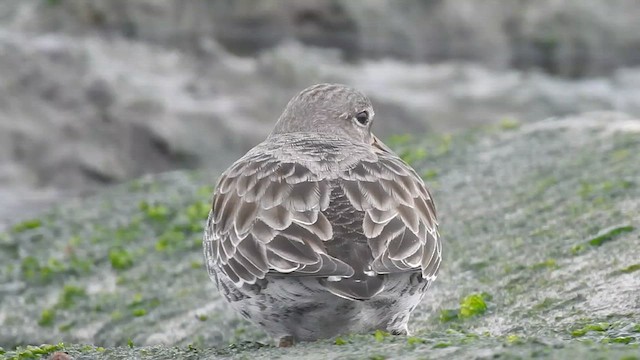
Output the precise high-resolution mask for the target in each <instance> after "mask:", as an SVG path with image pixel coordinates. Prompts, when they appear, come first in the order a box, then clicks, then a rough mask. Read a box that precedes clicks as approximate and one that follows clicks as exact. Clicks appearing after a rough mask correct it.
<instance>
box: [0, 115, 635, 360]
mask: <svg viewBox="0 0 640 360" xmlns="http://www.w3.org/2000/svg"><path fill="white" fill-rule="evenodd" d="M639 132H640V120H638V119H637V118H634V117H631V116H625V115H622V114H616V113H586V114H583V115H577V116H572V117H565V118H554V119H549V120H545V121H542V122H534V123H531V124H521V125H518V124H514V123H500V124H497V125H495V126H491V127H484V128H483V129H477V130H472V131H466V132H463V133H461V134H459V135H454V136H440V135H429V136H425V137H422V136H415V135H414V136H413V137H410V136H405V137H396V138H395V140H394V141H393V142H392V144H391V145H392V146H393V147H394V148H396V149H397V150H398V151H399V153H400V154H402V156H403V157H404V158H405V159H407V160H409V161H411V163H412V164H413V165H414V166H415V167H416V169H418V172H419V173H420V174H423V176H425V178H426V179H427V182H428V183H429V184H430V185H431V187H432V188H433V189H434V197H435V200H436V203H437V205H438V209H439V213H440V216H439V218H440V219H441V231H442V236H443V239H444V241H445V245H446V247H445V253H444V256H445V260H444V262H443V268H442V272H441V275H440V276H439V278H438V280H437V281H436V283H435V285H434V286H433V287H432V289H431V291H430V292H429V293H428V295H427V297H426V298H425V299H424V301H423V302H422V304H421V305H420V306H419V308H418V309H417V310H416V314H415V316H414V317H413V319H412V321H411V322H410V329H411V330H412V332H413V335H412V336H411V337H403V336H398V337H393V336H388V335H387V334H384V333H379V334H375V335H374V334H364V335H345V336H341V337H340V338H339V340H336V339H331V340H326V341H319V342H316V343H305V344H301V345H299V346H296V347H293V348H289V349H277V348H273V347H271V346H270V345H268V346H265V345H261V344H260V343H268V339H266V337H265V335H264V334H263V333H261V332H259V331H258V330H257V329H256V328H255V327H253V326H252V325H250V324H248V323H247V322H245V321H244V320H241V319H240V318H239V317H237V316H236V314H235V312H232V311H228V307H227V305H226V304H225V303H224V302H223V301H222V300H221V299H220V297H219V296H218V294H217V292H216V290H215V287H214V285H213V284H212V283H210V281H209V279H208V278H207V274H206V271H205V270H204V268H203V266H202V254H201V244H200V237H201V232H202V224H203V222H204V219H205V217H206V213H207V211H208V209H209V203H210V193H211V190H212V189H211V184H213V183H214V182H215V179H216V177H217V173H211V172H199V173H192V172H173V173H168V174H164V175H153V176H147V177H145V178H142V179H140V180H136V181H134V182H131V183H128V184H124V185H121V186H118V187H116V188H112V189H108V190H105V191H104V192H102V193H99V194H98V195H96V196H94V197H90V198H86V199H77V200H70V201H69V202H67V203H65V204H63V205H61V206H58V207H55V208H53V209H51V210H47V211H45V212H44V213H42V214H41V215H39V216H38V217H36V218H34V219H33V220H31V221H26V222H22V223H18V224H14V225H13V226H12V229H11V230H10V231H8V232H7V233H5V234H2V235H0V248H1V251H0V264H2V265H1V266H0V296H1V297H2V299H3V301H2V302H0V322H2V324H3V326H2V327H0V346H2V347H3V348H4V349H5V351H10V352H7V354H6V355H10V356H11V355H12V354H14V353H15V352H13V350H9V349H13V348H14V347H15V346H16V345H23V344H40V343H54V344H55V343H58V342H61V341H62V342H64V343H65V344H68V345H61V346H58V345H51V346H43V347H40V348H33V349H31V350H29V351H32V352H38V353H53V352H55V351H65V352H67V353H68V354H69V355H71V356H72V357H74V358H80V357H83V356H84V357H91V358H101V359H111V358H122V357H144V358H168V357H178V358H184V357H187V356H191V357H193V356H195V357H198V358H217V357H232V358H246V357H251V358H256V359H261V358H273V357H281V358H336V357H350V358H364V357H365V355H366V357H370V356H373V355H376V356H379V357H381V358H396V357H402V358H420V357H423V356H424V354H425V353H428V354H429V357H430V358H451V357H456V358H467V357H482V358H492V357H500V356H505V357H525V358H528V357H533V356H539V355H540V354H544V356H547V357H551V358H563V357H568V356H580V357H581V358H584V359H596V358H601V357H603V356H606V357H616V358H618V357H621V356H623V355H634V354H636V353H637V343H639V342H640V316H639V315H638V314H640V304H639V303H638V301H637V289H638V288H639V287H640V277H638V276H637V275H638V271H640V263H639V262H638V259H640V248H639V247H638V246H637V243H638V235H639V233H640V229H639V228H638V224H639V222H640V215H639V214H640V201H638V199H640V176H639V173H638V167H637V164H638V163H640V140H639V139H640V137H639V136H638V133H639ZM74 343H88V344H93V346H81V345H72V344H74ZM229 343H232V344H233V345H231V346H228V345H227V344H229ZM127 344H129V345H130V347H127V346H126V345H127ZM625 344H627V345H625ZM116 346H119V347H118V348H114V347H116ZM101 347H107V349H106V350H105V349H104V348H101ZM21 351H27V349H24V348H20V349H17V352H21Z"/></svg>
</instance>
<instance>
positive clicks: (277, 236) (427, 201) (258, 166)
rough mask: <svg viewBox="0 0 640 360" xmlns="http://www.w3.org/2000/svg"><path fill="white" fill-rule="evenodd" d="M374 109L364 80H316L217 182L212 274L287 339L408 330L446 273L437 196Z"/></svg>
mask: <svg viewBox="0 0 640 360" xmlns="http://www.w3.org/2000/svg"><path fill="white" fill-rule="evenodd" d="M374 115H375V113H374V110H373V106H372V104H371V101H370V100H369V98H368V97H367V96H366V95H364V94H363V93H362V92H360V91H359V90H356V89H354V88H351V87H349V86H347V85H342V84H316V85H313V86H310V87H308V88H306V89H304V90H302V91H301V92H300V93H299V94H297V95H296V96H294V97H293V98H292V99H291V100H290V101H289V103H288V104H287V106H286V107H285V109H284V111H283V112H282V114H281V116H280V117H279V119H278V120H277V122H276V124H275V127H274V128H273V131H272V132H271V133H270V134H269V135H268V136H267V138H266V139H265V140H264V141H263V142H262V143H260V144H258V145H256V146H255V147H254V148H252V149H251V150H249V151H248V152H247V153H246V154H245V155H244V156H242V157H241V158H240V159H239V160H237V161H236V162H235V163H233V164H232V165H231V166H230V167H229V168H228V169H227V170H226V171H224V172H223V174H222V175H221V176H220V178H219V180H218V182H217V186H216V187H215V190H214V194H213V201H212V209H211V211H210V212H209V216H208V219H207V222H206V226H205V229H204V236H203V249H204V257H205V266H206V268H207V271H208V274H209V277H210V278H211V280H212V281H213V282H214V283H215V284H216V286H217V288H218V290H219V292H220V294H221V295H222V297H223V298H224V299H226V300H227V302H228V303H229V304H230V306H231V307H232V308H233V309H235V310H236V311H238V312H239V313H240V314H241V315H242V316H243V317H245V318H246V319H248V320H249V321H250V322H252V323H254V324H256V325H257V326H258V327H260V328H262V329H263V330H264V331H265V332H266V333H267V334H268V335H269V336H270V337H272V338H273V339H274V340H275V343H276V345H277V346H280V347H287V346H293V345H295V344H297V343H299V342H306V341H316V340H319V339H330V338H333V337H336V336H339V335H341V334H351V333H369V332H374V331H376V330H380V331H385V332H387V333H390V334H393V335H408V334H409V330H408V321H409V317H410V315H411V313H412V312H413V311H414V309H415V308H416V306H417V305H418V304H419V303H420V301H421V300H422V298H423V297H424V295H425V293H426V291H427V290H428V288H429V287H430V285H431V284H432V283H433V282H434V281H435V279H436V277H437V275H438V272H439V269H440V263H441V261H442V241H441V239H440V235H439V232H438V221H437V216H436V208H435V204H434V201H433V198H432V196H431V193H430V192H429V190H428V189H427V187H426V185H425V183H424V182H423V180H422V179H421V178H420V176H419V175H418V174H417V173H416V171H415V170H414V169H413V168H412V167H411V166H410V165H408V164H407V163H406V162H405V161H403V160H402V159H401V158H400V157H399V156H398V155H396V154H395V153H394V152H393V151H392V150H391V149H390V148H389V147H387V146H386V145H385V144H384V143H383V142H382V141H380V140H379V139H378V138H377V137H376V136H375V135H373V133H372V132H371V127H372V124H373V120H374Z"/></svg>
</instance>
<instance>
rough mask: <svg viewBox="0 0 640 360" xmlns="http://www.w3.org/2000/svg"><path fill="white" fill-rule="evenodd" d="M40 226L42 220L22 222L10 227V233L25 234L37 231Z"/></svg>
mask: <svg viewBox="0 0 640 360" xmlns="http://www.w3.org/2000/svg"><path fill="white" fill-rule="evenodd" d="M41 226H42V220H40V219H32V220H26V221H23V222H21V223H18V224H16V225H14V226H12V227H11V231H12V232H13V233H22V232H25V231H29V230H33V229H37V228H39V227H41Z"/></svg>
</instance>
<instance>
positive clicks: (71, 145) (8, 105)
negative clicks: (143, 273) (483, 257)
mask: <svg viewBox="0 0 640 360" xmlns="http://www.w3.org/2000/svg"><path fill="white" fill-rule="evenodd" d="M638 19H640V3H638V2H637V1H636V0H607V1H602V0H580V1H562V0H517V1H516V0H513V1H501V0H485V1H477V0H450V1H446V0H403V1H393V0H369V1H349V0H296V1H284V0H283V1H278V0H261V1H253V0H220V1H214V0H189V1H185V0H100V1H97V0H95V1H87V0H20V1H16V0H0V228H2V226H3V225H5V224H7V223H8V222H9V221H13V220H16V219H17V218H19V217H25V216H29V214H30V213H32V212H33V211H36V210H38V209H40V208H41V207H43V206H45V205H46V204H48V203H51V202H56V201H59V200H60V199H63V198H65V197H69V196H78V195H82V194H87V193H91V192H93V191H95V190H96V189H99V188H101V187H103V186H106V185H110V184H114V183H118V182H122V181H125V180H128V179H132V178H135V177H138V176H141V175H143V174H146V173H156V172H162V171H167V170H172V169H182V168H201V167H207V168H213V169H220V170H222V169H224V168H225V167H226V166H228V165H229V164H230V163H231V162H232V161H233V160H234V159H236V158H237V157H238V156H240V155H241V154H242V153H244V152H245V151H247V150H248V149H249V148H251V147H252V146H254V145H255V144H256V143H258V142H260V141H261V140H262V139H263V138H264V137H265V135H266V134H267V133H268V132H269V130H270V129H271V127H272V126H273V124H274V122H275V120H276V119H277V117H278V115H279V113H280V111H281V110H282V109H283V107H284V106H285V104H286V102H287V101H288V100H289V98H291V97H292V96H293V95H295V94H296V93H297V92H298V91H300V90H301V89H303V88H305V87H307V86H309V85H311V84H313V83H318V82H327V81H329V82H341V83H345V84H349V85H352V86H354V87H357V88H359V89H361V90H362V91H364V92H365V93H367V94H368V95H369V96H370V97H371V99H372V101H373V102H374V106H375V108H376V114H377V115H376V124H375V127H374V129H375V131H376V133H377V134H378V135H379V136H380V137H382V138H388V137H389V136H391V135H393V134H399V133H414V134H420V133H428V132H432V133H433V132H436V133H450V132H458V131H463V130H464V129H466V128H470V127H476V126H482V125H485V124H493V123H496V122H505V123H507V124H509V123H518V122H531V121H537V120H542V119H544V118H547V117H552V116H560V115H566V114H572V113H578V112H583V111H590V110H619V111H623V112H627V113H629V114H631V115H635V116H640V67H639V66H640V21H638ZM214 181H215V179H212V183H213V182H214Z"/></svg>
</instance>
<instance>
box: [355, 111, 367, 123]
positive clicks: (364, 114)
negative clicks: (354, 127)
mask: <svg viewBox="0 0 640 360" xmlns="http://www.w3.org/2000/svg"><path fill="white" fill-rule="evenodd" d="M356 121H358V123H359V124H360V125H367V124H368V123H369V113H368V112H366V111H361V112H359V113H358V114H357V115H356Z"/></svg>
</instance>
